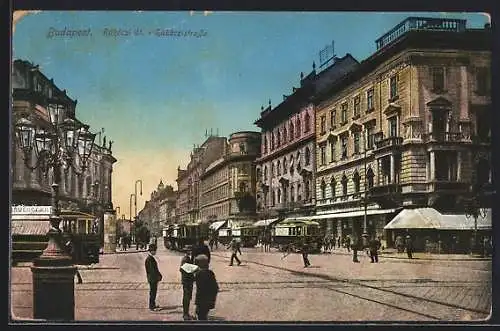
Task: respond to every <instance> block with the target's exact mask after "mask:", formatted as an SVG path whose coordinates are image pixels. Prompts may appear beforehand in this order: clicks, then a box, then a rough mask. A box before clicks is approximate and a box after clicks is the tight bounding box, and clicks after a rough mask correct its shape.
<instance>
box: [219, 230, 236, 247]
mask: <svg viewBox="0 0 500 331" xmlns="http://www.w3.org/2000/svg"><path fill="white" fill-rule="evenodd" d="M240 236H241V228H240V227H222V228H220V229H219V242H220V243H221V244H223V245H229V243H230V242H231V241H232V240H233V239H236V240H241V238H240Z"/></svg>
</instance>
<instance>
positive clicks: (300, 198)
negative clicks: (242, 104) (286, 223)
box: [255, 54, 358, 218]
mask: <svg viewBox="0 0 500 331" xmlns="http://www.w3.org/2000/svg"><path fill="white" fill-rule="evenodd" d="M357 65H358V62H357V61H356V60H355V59H354V58H353V57H352V56H351V55H350V54H347V55H345V56H344V57H342V58H336V61H335V62H334V64H333V65H331V66H329V67H328V68H326V69H325V70H323V71H321V72H319V73H316V68H315V65H314V64H313V71H312V72H311V73H310V74H309V75H307V76H306V77H304V75H303V74H302V73H301V81H300V88H293V93H292V94H291V95H289V96H284V100H283V102H282V103H280V104H279V105H278V106H276V107H275V108H274V109H271V104H269V107H268V108H267V109H265V110H262V112H261V113H260V118H259V119H258V120H257V121H256V122H255V125H257V126H258V127H260V128H261V129H262V132H261V134H262V142H261V156H260V157H259V158H258V159H257V160H256V169H257V213H258V214H259V218H275V217H281V216H285V215H297V216H300V215H309V214H312V213H314V206H315V195H314V190H315V180H314V178H315V174H314V172H315V157H314V155H315V138H316V137H315V108H314V104H313V103H312V102H311V100H310V98H311V97H312V96H313V95H314V94H315V93H318V92H319V91H323V90H324V89H325V88H327V87H328V86H329V85H331V84H333V83H334V82H335V81H337V80H338V79H340V78H341V77H343V76H345V75H346V74H348V73H349V72H351V71H352V70H353V69H354V68H356V67H357Z"/></svg>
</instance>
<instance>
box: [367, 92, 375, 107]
mask: <svg viewBox="0 0 500 331" xmlns="http://www.w3.org/2000/svg"><path fill="white" fill-rule="evenodd" d="M373 94H374V90H373V88H371V89H369V90H368V91H367V92H366V111H367V112H369V111H371V110H373V109H374V108H375V104H374V103H373Z"/></svg>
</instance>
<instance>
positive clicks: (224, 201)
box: [200, 131, 260, 225]
mask: <svg viewBox="0 0 500 331" xmlns="http://www.w3.org/2000/svg"><path fill="white" fill-rule="evenodd" d="M225 150H226V153H225V154H224V155H223V156H222V157H221V158H219V159H218V160H215V161H214V162H212V163H211V164H210V165H209V166H208V167H207V168H206V169H205V171H204V172H203V174H202V175H201V178H200V179H201V185H200V217H201V220H202V221H203V222H214V221H222V220H231V221H232V222H233V224H236V225H244V224H249V223H252V222H254V221H255V218H256V215H255V194H256V185H255V183H256V171H255V164H254V161H255V159H256V158H257V157H258V156H259V155H260V133H259V132H252V131H242V132H235V133H233V134H231V135H230V136H229V140H228V142H227V147H226V149H225Z"/></svg>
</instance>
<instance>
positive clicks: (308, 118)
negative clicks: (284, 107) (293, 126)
mask: <svg viewBox="0 0 500 331" xmlns="http://www.w3.org/2000/svg"><path fill="white" fill-rule="evenodd" d="M310 129H311V116H310V115H309V113H306V116H305V119H304V132H309V130H310Z"/></svg>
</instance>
